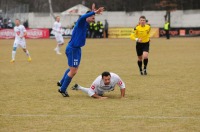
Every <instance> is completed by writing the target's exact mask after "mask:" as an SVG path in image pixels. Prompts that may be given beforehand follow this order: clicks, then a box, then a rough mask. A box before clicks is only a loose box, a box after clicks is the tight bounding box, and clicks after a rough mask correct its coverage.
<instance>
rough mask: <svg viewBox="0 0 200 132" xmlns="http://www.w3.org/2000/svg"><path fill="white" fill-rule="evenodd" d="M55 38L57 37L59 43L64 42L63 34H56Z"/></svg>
mask: <svg viewBox="0 0 200 132" xmlns="http://www.w3.org/2000/svg"><path fill="white" fill-rule="evenodd" d="M55 38H56V41H57V43H58V44H63V43H64V40H63V36H62V35H56V36H55Z"/></svg>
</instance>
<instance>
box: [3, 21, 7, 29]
mask: <svg viewBox="0 0 200 132" xmlns="http://www.w3.org/2000/svg"><path fill="white" fill-rule="evenodd" d="M3 27H4V28H8V22H7V19H4V20H3Z"/></svg>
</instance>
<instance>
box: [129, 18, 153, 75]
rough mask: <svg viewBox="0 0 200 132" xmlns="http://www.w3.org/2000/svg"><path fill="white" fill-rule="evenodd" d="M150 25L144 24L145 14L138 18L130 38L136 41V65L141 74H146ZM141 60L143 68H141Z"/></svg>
mask: <svg viewBox="0 0 200 132" xmlns="http://www.w3.org/2000/svg"><path fill="white" fill-rule="evenodd" d="M150 30H151V27H150V25H148V24H146V18H145V16H141V17H140V18H139V24H138V25H137V26H136V27H135V28H134V30H133V32H132V33H131V36H130V38H131V39H132V40H135V41H136V51H137V56H138V62H137V63H138V67H139V70H140V74H141V75H147V64H148V54H149V41H150ZM142 62H143V64H144V69H142Z"/></svg>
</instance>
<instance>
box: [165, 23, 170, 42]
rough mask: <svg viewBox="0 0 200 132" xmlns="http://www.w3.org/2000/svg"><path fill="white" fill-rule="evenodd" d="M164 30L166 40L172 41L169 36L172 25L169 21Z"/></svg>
mask: <svg viewBox="0 0 200 132" xmlns="http://www.w3.org/2000/svg"><path fill="white" fill-rule="evenodd" d="M164 30H165V35H166V39H170V34H169V30H170V24H169V22H168V21H165V25H164Z"/></svg>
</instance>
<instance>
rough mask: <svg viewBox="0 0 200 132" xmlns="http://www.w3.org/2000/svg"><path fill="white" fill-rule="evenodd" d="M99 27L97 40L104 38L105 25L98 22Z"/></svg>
mask: <svg viewBox="0 0 200 132" xmlns="http://www.w3.org/2000/svg"><path fill="white" fill-rule="evenodd" d="M97 27H98V31H97V38H102V37H103V28H104V27H103V23H102V22H100V21H98V22H97Z"/></svg>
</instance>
